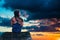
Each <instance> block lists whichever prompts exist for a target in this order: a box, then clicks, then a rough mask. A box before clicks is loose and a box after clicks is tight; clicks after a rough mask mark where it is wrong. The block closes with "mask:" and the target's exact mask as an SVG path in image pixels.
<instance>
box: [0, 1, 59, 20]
mask: <svg viewBox="0 0 60 40" xmlns="http://www.w3.org/2000/svg"><path fill="white" fill-rule="evenodd" d="M14 9H20V10H25V11H26V10H27V11H29V13H28V14H29V15H30V16H29V18H28V19H40V18H53V17H58V18H60V16H59V15H60V1H59V0H0V15H2V16H4V15H5V16H6V17H7V16H8V15H9V17H12V16H13V11H14ZM5 16H4V17H5Z"/></svg>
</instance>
